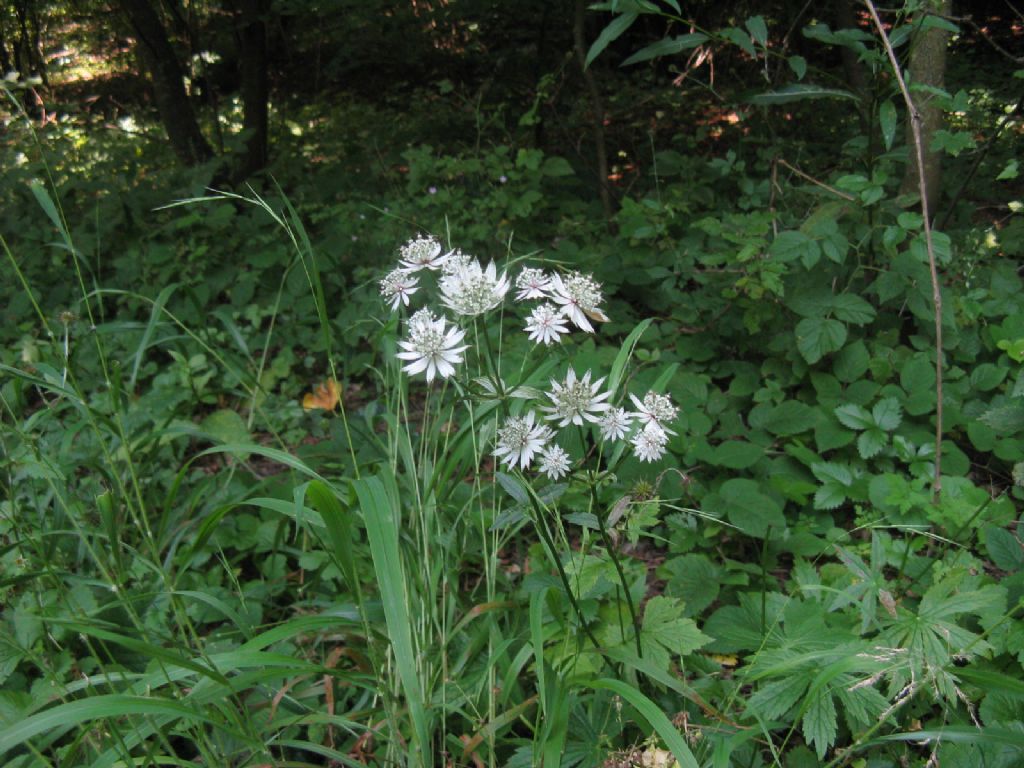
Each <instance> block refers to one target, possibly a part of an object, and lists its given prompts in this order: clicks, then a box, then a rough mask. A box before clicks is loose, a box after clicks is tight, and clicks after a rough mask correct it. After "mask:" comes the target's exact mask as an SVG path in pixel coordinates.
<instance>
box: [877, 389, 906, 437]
mask: <svg viewBox="0 0 1024 768" xmlns="http://www.w3.org/2000/svg"><path fill="white" fill-rule="evenodd" d="M871 417H872V419H874V422H875V425H876V426H877V427H878V428H879V429H884V430H885V431H886V432H892V431H893V430H894V429H896V427H898V426H899V425H900V422H901V421H903V410H902V409H901V408H900V403H899V400H897V399H896V398H895V397H887V398H884V399H883V400H879V401H878V402H877V403H875V407H874V408H872V409H871Z"/></svg>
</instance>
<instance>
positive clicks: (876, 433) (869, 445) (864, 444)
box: [857, 427, 889, 459]
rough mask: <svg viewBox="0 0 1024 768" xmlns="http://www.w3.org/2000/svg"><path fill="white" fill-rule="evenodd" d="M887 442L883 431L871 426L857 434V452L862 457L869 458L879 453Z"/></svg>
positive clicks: (887, 439)
mask: <svg viewBox="0 0 1024 768" xmlns="http://www.w3.org/2000/svg"><path fill="white" fill-rule="evenodd" d="M888 442H889V438H888V437H887V436H886V434H885V432H883V431H882V430H880V429H878V428H877V427H871V428H870V429H867V430H865V431H864V432H861V433H860V434H859V435H858V436H857V452H858V453H860V457H861V458H862V459H870V458H873V457H874V456H877V455H878V454H880V453H881V452H882V450H883V449H884V448H885V446H886V444H887V443H888Z"/></svg>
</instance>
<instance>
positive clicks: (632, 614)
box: [590, 478, 644, 659]
mask: <svg viewBox="0 0 1024 768" xmlns="http://www.w3.org/2000/svg"><path fill="white" fill-rule="evenodd" d="M590 506H591V511H592V512H593V514H594V517H596V518H597V527H598V529H599V530H600V532H601V541H602V542H604V548H605V550H607V552H608V556H609V557H610V558H611V559H612V563H613V564H614V565H615V573H617V574H618V576H619V583H620V584H622V591H623V592H624V593H625V594H626V607H627V608H628V609H629V619H630V621H631V622H632V623H633V641H634V642H635V643H636V655H637V657H638V658H641V659H642V658H643V657H644V650H643V646H642V644H641V643H640V617H639V616H638V615H637V612H636V606H635V605H633V596H632V595H631V594H630V591H629V584H628V583H627V582H626V572H625V571H624V570H623V569H622V563H621V562H619V557H618V555H616V554H615V546H614V545H613V543H612V540H611V537H610V536H609V535H608V527H607V526H606V525H605V521H604V515H603V514H602V513H601V511H600V510H598V509H597V488H596V487H595V483H594V482H593V478H591V482H590Z"/></svg>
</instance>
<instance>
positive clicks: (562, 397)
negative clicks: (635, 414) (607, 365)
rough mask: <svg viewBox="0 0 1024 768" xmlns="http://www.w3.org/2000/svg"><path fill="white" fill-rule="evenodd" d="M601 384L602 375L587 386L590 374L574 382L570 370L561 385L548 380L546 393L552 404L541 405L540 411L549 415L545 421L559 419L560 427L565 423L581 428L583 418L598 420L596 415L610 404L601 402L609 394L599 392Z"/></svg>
mask: <svg viewBox="0 0 1024 768" xmlns="http://www.w3.org/2000/svg"><path fill="white" fill-rule="evenodd" d="M603 383H604V377H603V376H602V377H601V378H600V379H598V380H597V381H595V382H593V383H591V382H590V371H587V372H586V373H585V374H583V377H582V378H580V379H577V378H576V371H574V370H573V369H572V368H570V369H569V372H568V373H567V374H566V376H565V382H564V383H560V382H557V381H554V380H552V381H551V391H550V392H548V393H547V394H548V398H550V400H551V403H552V405H549V406H542V407H541V410H542V411H544V412H546V413H547V414H549V415H548V416H547V418H548V419H549V420H553V419H561V421H560V422H559V423H558V426H560V427H564V426H567V425H569V424H578V425H580V426H582V425H583V421H584V419H586V420H587V421H594V422H596V421H598V420H599V419H600V416H598V415H597V414H600V413H604V412H605V411H607V410H608V409H609V408H611V405H609V404H608V403H606V402H604V401H605V400H607V399H608V397H609V396H610V394H611V393H610V392H599V390H600V389H601V385H602V384H603Z"/></svg>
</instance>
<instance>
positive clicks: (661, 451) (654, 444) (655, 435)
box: [631, 421, 668, 461]
mask: <svg viewBox="0 0 1024 768" xmlns="http://www.w3.org/2000/svg"><path fill="white" fill-rule="evenodd" d="M631 442H632V443H633V455H634V456H636V457H637V458H638V459H640V461H657V460H658V459H660V458H661V457H662V456H664V455H665V445H666V444H667V443H668V433H666V432H665V430H664V429H662V428H661V427H659V426H658V424H657V423H656V422H653V421H652V422H650V423H649V424H647V425H646V426H645V427H644V428H643V429H641V430H640V431H639V432H637V433H636V434H635V435H634V436H633V440H632V441H631Z"/></svg>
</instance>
